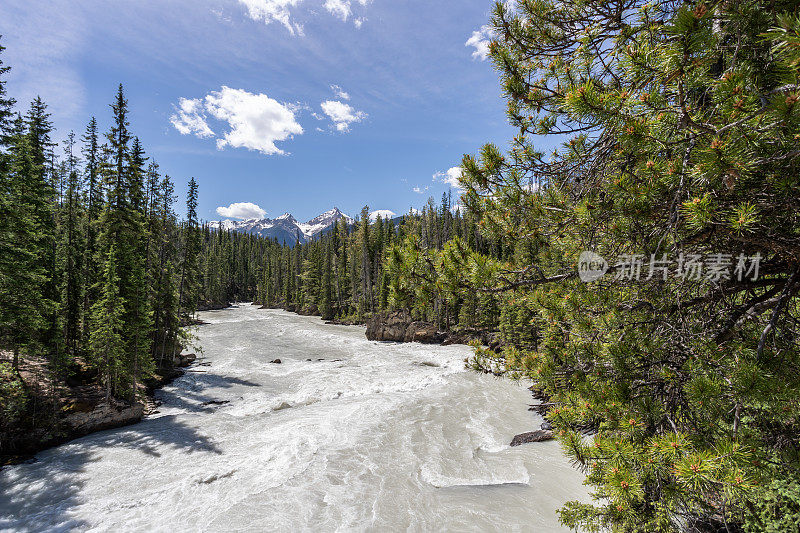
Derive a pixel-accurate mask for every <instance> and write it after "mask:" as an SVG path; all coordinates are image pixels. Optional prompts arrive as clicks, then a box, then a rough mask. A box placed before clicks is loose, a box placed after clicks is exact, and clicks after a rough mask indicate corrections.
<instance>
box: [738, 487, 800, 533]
mask: <svg viewBox="0 0 800 533" xmlns="http://www.w3.org/2000/svg"><path fill="white" fill-rule="evenodd" d="M751 505H752V509H751V512H750V514H748V515H747V517H746V519H745V522H744V530H745V531H747V532H748V533H757V532H759V533H760V532H763V533H782V532H784V531H793V530H795V529H797V525H798V524H800V480H799V479H798V478H797V476H795V477H792V478H789V479H774V480H772V482H770V484H769V485H767V486H765V487H764V488H762V489H757V490H756V491H755V493H754V497H753V502H752V504H751Z"/></svg>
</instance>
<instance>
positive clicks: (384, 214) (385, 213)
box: [369, 209, 397, 222]
mask: <svg viewBox="0 0 800 533" xmlns="http://www.w3.org/2000/svg"><path fill="white" fill-rule="evenodd" d="M396 216H397V213H395V212H394V211H389V210H388V209H377V210H375V211H373V212H372V213H370V214H369V219H370V221H372V222H375V221H376V220H378V217H380V218H389V219H392V218H394V217H396Z"/></svg>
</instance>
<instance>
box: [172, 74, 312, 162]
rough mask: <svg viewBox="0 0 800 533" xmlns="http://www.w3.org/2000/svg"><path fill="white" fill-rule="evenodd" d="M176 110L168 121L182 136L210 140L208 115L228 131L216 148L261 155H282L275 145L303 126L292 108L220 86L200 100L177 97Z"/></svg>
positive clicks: (256, 95)
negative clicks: (229, 147) (240, 149)
mask: <svg viewBox="0 0 800 533" xmlns="http://www.w3.org/2000/svg"><path fill="white" fill-rule="evenodd" d="M176 110H177V113H176V114H175V115H172V117H170V122H171V123H172V125H173V126H174V127H175V129H177V130H178V131H179V132H180V133H182V134H184V135H187V134H194V135H196V136H197V137H200V138H207V137H213V136H214V132H213V131H212V130H211V127H210V126H209V125H208V122H207V118H208V115H211V116H212V117H213V118H215V119H217V120H220V121H224V122H227V123H228V126H230V130H229V131H228V132H226V133H225V134H224V135H223V137H222V138H221V139H217V148H218V149H220V150H222V149H223V148H225V147H226V146H232V147H233V148H247V149H249V150H256V151H258V152H261V153H262V154H265V155H273V154H283V153H285V152H284V151H283V150H281V149H280V148H278V147H277V146H275V143H276V142H278V141H285V140H287V139H291V138H292V137H293V136H295V135H301V134H302V133H303V127H302V126H301V125H300V124H299V123H298V122H297V119H296V117H295V113H296V112H297V110H298V108H297V107H296V106H294V105H292V104H282V103H280V102H278V101H277V100H273V99H272V98H270V97H269V96H267V95H266V94H253V93H249V92H247V91H244V90H242V89H231V88H230V87H225V86H224V85H223V86H222V88H221V89H220V90H219V91H213V92H211V93H209V94H208V95H206V97H205V98H204V99H200V98H195V99H187V98H181V99H180V100H179V101H178V106H177V107H176Z"/></svg>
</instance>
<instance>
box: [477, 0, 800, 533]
mask: <svg viewBox="0 0 800 533" xmlns="http://www.w3.org/2000/svg"><path fill="white" fill-rule="evenodd" d="M795 7H796V6H794V4H793V3H792V2H777V3H775V2H772V3H767V2H759V1H752V2H751V1H741V2H727V3H713V4H703V3H683V2H666V1H665V2H655V3H654V2H647V3H645V2H634V3H630V2H629V3H619V2H617V3H615V2H612V3H610V4H609V3H608V2H595V1H593V0H589V1H586V2H578V3H559V2H551V1H549V0H534V1H531V0H524V1H518V2H504V3H497V5H496V8H495V11H494V17H493V27H494V31H495V36H496V39H495V41H494V42H493V43H492V45H491V47H490V50H491V57H492V59H493V61H494V63H495V65H496V66H497V69H498V70H499V71H500V74H501V77H502V84H503V91H504V93H505V95H506V97H507V99H508V116H509V118H510V121H511V123H512V125H514V126H515V127H517V128H518V129H519V135H518V136H517V137H515V139H514V141H513V143H512V146H511V149H510V150H509V151H508V153H506V154H502V153H501V152H500V151H499V150H498V148H497V147H496V146H494V145H486V146H485V147H484V149H483V150H482V151H481V153H480V154H479V155H478V156H465V158H464V161H463V167H464V176H463V178H462V182H463V185H464V186H465V188H466V190H467V193H466V195H465V201H466V203H467V205H468V206H469V207H470V209H471V210H472V211H473V212H475V213H479V214H480V215H481V219H480V224H481V227H483V229H484V231H485V232H486V233H487V234H489V235H494V236H497V237H498V238H499V239H500V240H501V242H503V243H504V245H505V246H506V247H511V248H513V249H514V250H515V251H514V257H513V261H512V262H511V264H508V265H503V268H502V270H500V271H499V272H498V275H496V276H495V277H494V279H491V280H489V281H488V282H487V284H486V286H487V288H489V289H491V290H495V291H497V292H498V294H501V295H502V297H501V298H500V307H501V317H500V323H501V329H502V332H503V334H504V336H505V338H506V340H507V341H508V342H510V343H512V344H513V345H514V348H512V349H507V350H504V352H503V353H502V354H499V355H498V354H491V353H488V352H487V351H486V350H479V351H478V352H476V356H475V359H474V361H473V363H474V364H475V366H476V367H478V368H490V369H492V370H493V371H494V370H497V369H499V370H500V371H502V372H506V373H509V374H510V375H520V376H526V377H528V378H530V379H532V380H534V381H535V382H536V383H537V386H538V387H539V388H541V389H543V391H544V393H545V394H547V395H548V396H549V397H550V401H551V402H552V403H553V404H555V406H556V407H555V408H554V409H553V410H552V411H550V413H549V414H548V418H549V419H550V420H551V422H553V424H554V426H555V427H556V429H557V430H558V435H559V438H560V440H561V442H562V444H563V446H564V449H565V450H566V452H567V453H568V454H569V455H570V456H571V457H572V458H573V459H574V460H575V462H576V463H577V464H578V465H579V466H580V467H581V468H582V469H584V470H585V471H586V472H587V484H589V485H590V486H591V487H592V488H593V490H594V493H595V495H596V502H595V504H594V505H587V504H582V503H577V502H573V503H570V504H568V505H567V506H566V507H565V508H564V509H563V510H562V514H561V518H562V520H563V522H564V523H565V524H567V525H568V526H571V527H581V528H584V529H587V530H603V529H612V530H619V531H667V530H680V529H692V530H715V529H724V528H729V529H730V530H741V528H742V527H743V524H745V523H749V522H748V520H749V519H748V518H747V516H748V515H749V513H750V509H751V508H753V506H754V505H756V503H755V502H757V501H758V500H759V499H762V498H765V496H764V493H763V492H762V489H760V488H759V487H764V486H771V484H772V483H773V482H775V481H776V480H781V479H788V478H789V477H790V476H791V473H792V472H796V470H797V468H798V467H800V457H798V454H797V452H796V448H795V447H794V446H785V444H786V443H789V442H795V443H796V442H797V441H798V438H799V437H800V433H798V426H797V422H796V420H797V416H798V409H800V404H798V402H797V398H798V397H800V372H798V368H800V353H798V349H797V342H796V339H797V335H798V331H797V329H796V325H797V323H798V322H797V320H798V301H797V294H798V292H800V270H798V268H800V267H798V261H797V258H798V257H800V244H799V243H800V225H798V219H797V215H796V213H798V212H800V205H798V198H800V194H798V193H800V182H798V180H797V176H798V165H800V153H798V151H797V150H796V146H797V140H798V139H800V106H798V105H797V103H798V96H797V94H798V93H797V91H798V82H799V81H800V71H798V66H799V65H800V62H798V60H797V59H798V57H799V56H798V53H797V51H798V47H797V43H798V42H800V41H799V40H798V38H797V35H798V32H797V28H798V18H797V15H796V14H795V13H794V12H793V9H794V8H795ZM542 135H546V136H549V139H550V140H552V139H557V140H558V141H559V142H560V146H559V147H558V148H557V149H556V150H554V151H553V152H552V153H550V154H547V155H545V154H543V153H542V151H541V150H539V149H537V147H536V146H535V144H536V143H538V142H539V140H540V139H541V137H540V136H542ZM583 250H593V251H595V252H597V253H598V254H600V255H602V256H604V257H606V258H607V259H609V260H610V261H611V264H612V270H611V272H610V274H609V275H608V276H606V277H605V278H603V279H602V280H600V281H597V282H594V283H592V284H585V283H582V282H580V281H579V280H577V279H576V276H575V266H576V264H577V260H578V256H579V254H580V253H581V251H583ZM625 254H638V255H640V256H641V257H644V258H647V259H650V258H652V257H658V258H660V257H663V256H664V254H666V255H668V256H669V257H672V258H674V259H676V260H677V259H678V258H680V257H684V258H686V257H690V256H692V255H693V254H700V255H703V254H706V255H711V256H713V254H730V255H731V256H732V257H733V258H735V257H737V256H738V255H739V254H744V255H746V256H755V255H756V254H759V256H760V257H761V258H762V261H761V269H762V270H761V279H759V280H757V281H755V280H753V279H752V278H748V277H747V276H742V277H740V278H737V277H736V276H731V277H730V278H727V277H723V278H721V279H711V278H702V279H690V278H681V277H678V276H675V275H674V271H673V272H672V273H671V275H670V276H668V279H666V280H665V279H664V278H663V277H662V276H658V275H656V276H648V275H647V271H646V267H645V271H644V275H643V276H642V277H641V279H638V280H636V279H626V278H625V277H624V276H618V274H619V273H620V271H619V270H618V269H617V268H615V267H614V264H615V262H614V258H619V257H622V256H623V255H625ZM647 259H646V262H648V261H647ZM734 265H735V262H734ZM734 265H732V266H734ZM529 329H531V330H533V333H534V338H533V342H532V341H531V339H530V338H525V337H524V336H523V335H524V334H525V333H526V332H527V331H528V330H529ZM581 433H589V434H591V435H593V438H592V440H591V441H586V440H585V439H584V438H583V437H582V436H581ZM781 443H783V444H781ZM767 461H769V463H770V464H772V465H774V468H773V469H771V470H766V469H765V468H764V467H763V465H764V464H765V463H766V462H767ZM768 492H769V493H770V494H773V495H776V494H777V489H769V490H768ZM771 497H772V496H771ZM771 497H769V498H771ZM774 497H776V498H778V497H779V496H774ZM780 497H781V498H785V499H784V500H780V501H782V502H783V501H785V502H787V503H786V504H787V505H789V506H790V507H791V504H789V503H788V502H790V500H791V498H789V497H788V496H787V495H786V494H784V495H783V496H780ZM769 498H767V499H769ZM773 508H774V507H773Z"/></svg>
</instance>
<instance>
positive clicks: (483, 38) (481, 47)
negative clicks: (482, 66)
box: [464, 26, 494, 61]
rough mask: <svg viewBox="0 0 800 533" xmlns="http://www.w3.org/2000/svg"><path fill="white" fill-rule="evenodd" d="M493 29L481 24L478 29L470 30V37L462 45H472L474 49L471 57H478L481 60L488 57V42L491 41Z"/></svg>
mask: <svg viewBox="0 0 800 533" xmlns="http://www.w3.org/2000/svg"><path fill="white" fill-rule="evenodd" d="M493 36H494V31H493V30H492V28H491V27H489V26H482V27H481V29H479V30H478V31H474V32H472V37H470V38H469V39H467V42H466V43H464V46H472V47H474V48H475V51H474V52H472V58H473V59H480V60H481V61H483V60H485V59H486V58H487V57H489V43H490V42H491V41H492V37H493Z"/></svg>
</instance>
